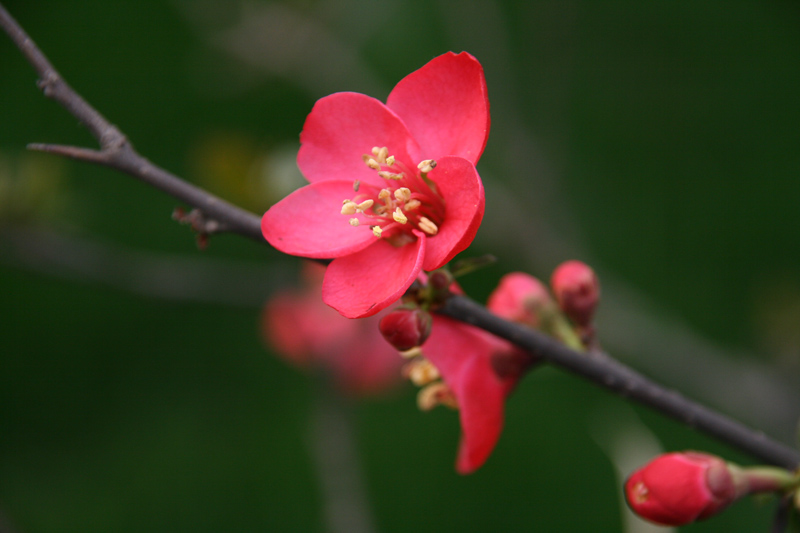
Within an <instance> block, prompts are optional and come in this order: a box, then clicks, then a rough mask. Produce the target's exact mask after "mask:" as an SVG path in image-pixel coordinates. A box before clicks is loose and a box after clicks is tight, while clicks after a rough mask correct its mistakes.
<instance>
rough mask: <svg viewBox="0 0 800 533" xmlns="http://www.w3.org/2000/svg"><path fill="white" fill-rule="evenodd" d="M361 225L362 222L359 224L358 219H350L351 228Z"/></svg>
mask: <svg viewBox="0 0 800 533" xmlns="http://www.w3.org/2000/svg"><path fill="white" fill-rule="evenodd" d="M359 224H361V222H359V221H358V219H357V218H351V219H350V225H351V226H353V227H355V226H358V225H359Z"/></svg>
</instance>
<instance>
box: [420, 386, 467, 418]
mask: <svg viewBox="0 0 800 533" xmlns="http://www.w3.org/2000/svg"><path fill="white" fill-rule="evenodd" d="M437 405H446V406H448V407H452V408H453V409H458V403H456V397H455V396H454V395H453V391H451V390H450V387H448V386H447V385H445V384H444V383H442V382H441V381H440V382H438V383H431V384H430V385H427V386H426V387H424V388H422V389H420V391H419V393H418V394H417V406H418V407H419V408H420V409H422V410H423V411H430V410H431V409H433V408H434V407H436V406H437Z"/></svg>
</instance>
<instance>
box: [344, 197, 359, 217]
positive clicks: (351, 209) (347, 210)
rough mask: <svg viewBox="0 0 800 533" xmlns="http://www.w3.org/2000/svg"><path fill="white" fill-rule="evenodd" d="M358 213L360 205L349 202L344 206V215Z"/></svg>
mask: <svg viewBox="0 0 800 533" xmlns="http://www.w3.org/2000/svg"><path fill="white" fill-rule="evenodd" d="M356 211H358V205H357V204H356V203H355V202H353V201H350V200H348V201H346V202H345V203H344V205H343V206H342V214H343V215H355V214H356Z"/></svg>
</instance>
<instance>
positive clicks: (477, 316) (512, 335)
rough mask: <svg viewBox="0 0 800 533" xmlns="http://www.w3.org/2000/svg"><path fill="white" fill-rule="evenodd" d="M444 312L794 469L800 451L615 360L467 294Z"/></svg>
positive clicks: (681, 420) (748, 450)
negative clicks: (513, 320) (518, 320)
mask: <svg viewBox="0 0 800 533" xmlns="http://www.w3.org/2000/svg"><path fill="white" fill-rule="evenodd" d="M440 312H441V313H443V314H445V315H447V316H449V317H451V318H455V319H457V320H461V321H463V322H466V323H468V324H471V325H473V326H477V327H479V328H481V329H484V330H486V331H488V332H489V333H493V334H495V335H497V336H498V337H501V338H503V339H506V340H507V341H509V342H512V343H514V344H516V345H517V346H519V347H521V348H524V349H525V350H527V351H528V352H530V353H531V354H533V355H535V356H538V357H541V358H542V359H545V360H547V361H549V362H551V363H553V364H555V365H557V366H559V367H561V368H565V369H567V370H569V371H571V372H573V373H575V374H578V375H579V376H582V377H584V378H586V379H588V380H589V381H592V382H593V383H595V384H597V385H600V386H601V387H604V388H606V389H609V390H611V391H614V392H616V393H617V394H619V395H620V396H623V397H625V398H630V399H632V400H636V401H638V402H639V403H642V404H644V405H647V406H649V407H652V408H653V409H655V410H657V411H660V412H661V413H664V414H665V415H667V416H669V417H671V418H674V419H676V420H678V421H679V422H682V423H684V424H685V425H687V426H689V427H692V428H695V429H697V430H699V431H702V432H704V433H707V434H709V435H712V436H714V437H716V438H718V439H720V440H721V441H723V442H726V443H728V444H730V445H732V446H735V447H738V448H739V449H741V450H744V451H746V452H748V453H750V454H751V455H753V456H755V457H758V458H759V459H761V460H763V461H766V462H768V463H770V464H773V465H777V466H781V467H784V468H787V469H789V470H794V469H795V468H797V465H798V464H799V463H800V453H798V452H797V450H794V449H792V448H790V447H788V446H785V445H783V444H781V443H779V442H776V441H773V440H772V439H770V438H769V437H767V436H766V435H764V434H763V433H761V432H759V431H756V430H753V429H750V428H748V427H747V426H745V425H744V424H741V423H739V422H737V421H735V420H733V419H731V418H728V417H727V416H725V415H722V414H720V413H717V412H715V411H712V410H711V409H709V408H707V407H705V406H703V405H700V404H697V403H695V402H692V401H691V400H688V399H686V398H684V397H683V396H681V395H680V394H679V393H678V392H675V391H671V390H667V389H665V388H663V387H661V386H660V385H658V384H656V383H654V382H653V381H650V380H649V379H647V378H646V377H644V376H642V375H641V374H639V373H637V372H635V371H634V370H632V369H630V368H628V367H626V366H625V365H623V364H622V363H620V362H618V361H616V360H615V359H612V358H611V357H590V356H587V355H586V354H583V353H580V352H577V351H575V350H572V349H570V348H568V347H566V346H564V345H563V344H561V343H559V342H558V341H556V340H555V339H553V338H551V337H548V336H547V335H544V334H543V333H540V332H538V331H535V330H533V329H530V328H528V327H525V326H522V325H519V324H514V323H511V322H508V321H506V320H503V319H501V318H499V317H497V316H496V315H494V314H492V313H491V312H490V311H488V310H487V309H486V308H484V307H482V306H480V305H479V304H477V303H475V302H474V301H472V300H470V299H468V298H465V297H463V296H453V297H451V298H450V299H449V300H448V301H447V303H446V304H445V306H444V307H443V308H442V309H440Z"/></svg>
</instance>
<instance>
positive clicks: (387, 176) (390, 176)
mask: <svg viewBox="0 0 800 533" xmlns="http://www.w3.org/2000/svg"><path fill="white" fill-rule="evenodd" d="M378 176H380V177H382V178H383V179H385V180H401V179H403V175H402V174H395V173H394V172H387V171H385V170H380V171H378Z"/></svg>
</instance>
